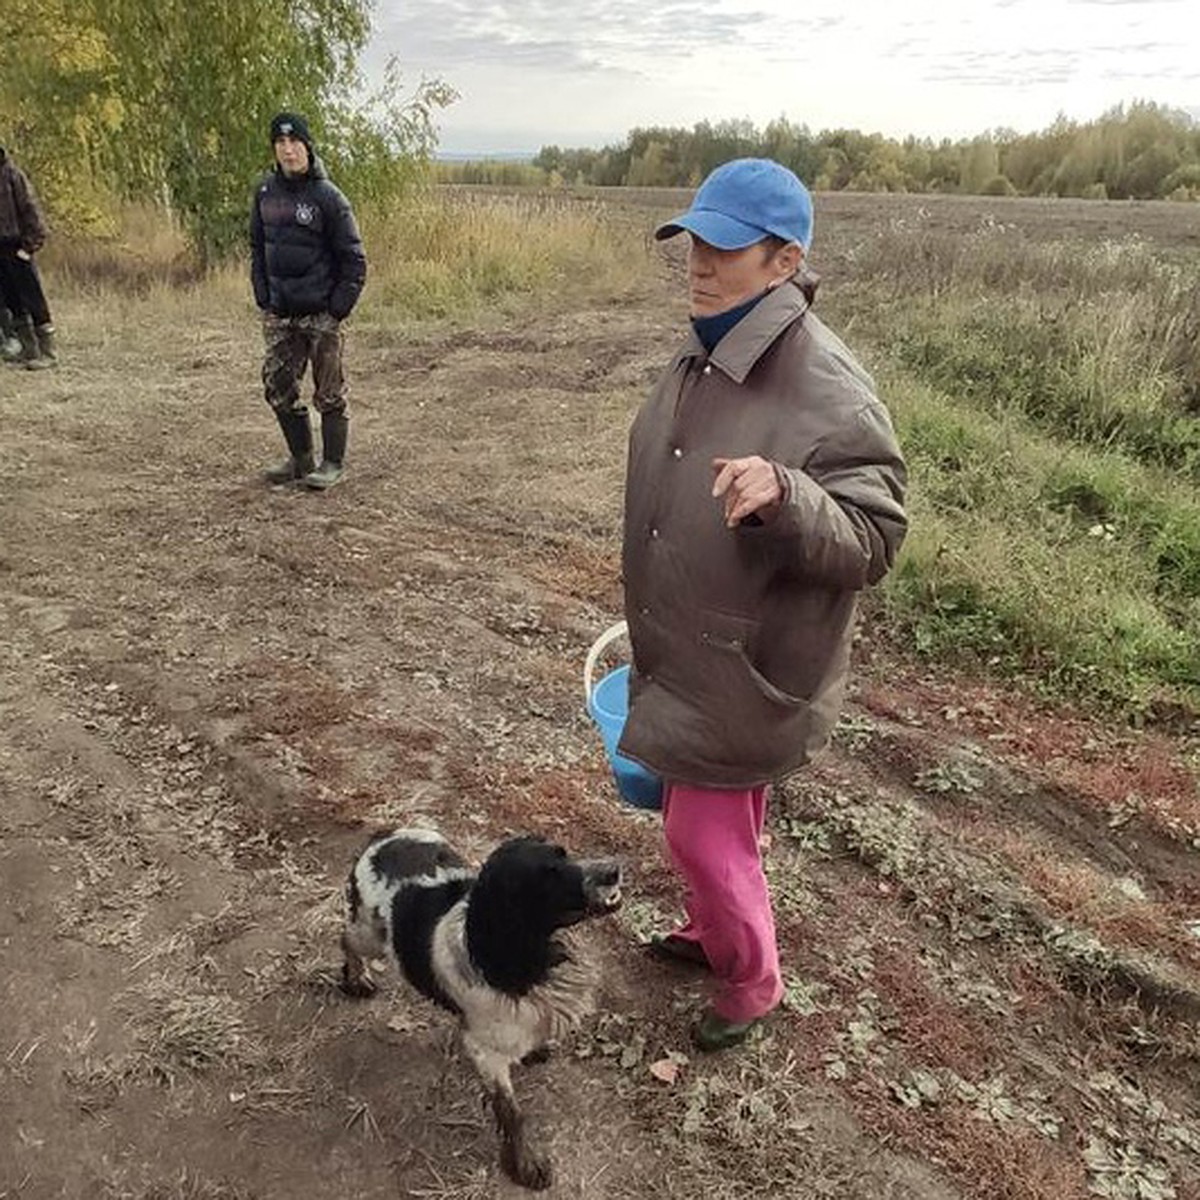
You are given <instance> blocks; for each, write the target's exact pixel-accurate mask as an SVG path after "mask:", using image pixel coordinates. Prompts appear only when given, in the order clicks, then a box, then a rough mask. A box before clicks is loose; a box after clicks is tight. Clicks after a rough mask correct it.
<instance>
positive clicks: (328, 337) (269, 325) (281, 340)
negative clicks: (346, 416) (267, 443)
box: [262, 313, 346, 413]
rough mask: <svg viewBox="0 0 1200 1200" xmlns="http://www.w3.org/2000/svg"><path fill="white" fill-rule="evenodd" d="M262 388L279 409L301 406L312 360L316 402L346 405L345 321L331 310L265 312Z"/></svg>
mask: <svg viewBox="0 0 1200 1200" xmlns="http://www.w3.org/2000/svg"><path fill="white" fill-rule="evenodd" d="M263 341H264V343H265V354H264V356H263V371H262V375H263V390H264V392H265V394H266V398H267V403H268V404H269V405H270V406H271V407H272V408H273V409H275V411H276V412H289V411H291V412H295V411H301V410H303V408H304V405H303V404H302V403H301V400H300V381H301V380H302V379H303V378H304V372H305V369H306V368H307V367H308V364H309V363H310V362H311V363H312V373H313V407H314V408H315V409H316V410H317V412H319V413H327V412H340V413H344V412H345V411H346V380H345V376H344V375H343V373H342V330H341V325H340V324H339V322H338V321H336V320H335V319H334V318H333V317H331V316H330V315H329V314H328V313H314V314H313V315H312V316H305V317H280V316H276V315H275V314H274V313H264V314H263Z"/></svg>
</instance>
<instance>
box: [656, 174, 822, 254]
mask: <svg viewBox="0 0 1200 1200" xmlns="http://www.w3.org/2000/svg"><path fill="white" fill-rule="evenodd" d="M812 227H813V208H812V197H811V196H810V195H809V194H808V188H806V187H805V186H804V184H802V183H801V182H800V180H799V179H798V178H797V177H796V175H795V174H794V173H793V172H792V171H789V170H788V169H787V167H785V166H782V165H781V164H779V163H777V162H773V161H772V160H771V159H769V158H735V159H734V160H733V161H732V162H727V163H724V164H723V165H722V166H719V167H717V169H716V170H715V171H713V172H712V173H711V174H710V175H709V177H708V178H707V179H706V180H705V181H704V182H703V183H702V184H701V185H700V187H699V189H698V190H697V192H696V195H695V196H694V197H693V199H692V206H691V208H689V209H688V210H687V212H685V213H683V214H682V215H681V216H678V217H676V218H675V219H674V220H673V221H668V222H667V223H666V224H665V225H660V226H659V227H658V228H657V229H656V230H655V231H654V236H655V237H656V238H657V239H658V240H659V241H662V240H663V239H664V238H670V237H674V236H675V235H676V234H677V233H683V232H684V230H686V231H687V232H688V233H693V234H695V235H696V237H698V238H699V239H700V240H701V241H703V242H707V243H708V244H709V245H710V246H716V248H717V249H718V250H744V249H745V248H746V247H747V246H753V245H754V243H755V242H761V241H762V240H763V238H765V237H771V236H774V237H779V238H783V240H784V241H785V242H799V243H800V245H801V246H803V247H804V248H805V250H807V249H808V246H809V243H810V242H811V241H812Z"/></svg>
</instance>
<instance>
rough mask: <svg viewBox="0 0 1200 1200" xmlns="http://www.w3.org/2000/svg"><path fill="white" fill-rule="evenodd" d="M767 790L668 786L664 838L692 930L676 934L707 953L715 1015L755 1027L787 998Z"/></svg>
mask: <svg viewBox="0 0 1200 1200" xmlns="http://www.w3.org/2000/svg"><path fill="white" fill-rule="evenodd" d="M766 813H767V788H766V786H765V785H764V786H762V787H756V788H745V789H742V790H719V789H716V788H701V787H691V786H689V785H688V784H685V783H668V784H667V785H666V787H665V788H664V794H663V831H664V833H665V835H666V839H667V848H668V850H669V851H670V855H671V862H672V864H673V865H674V867H675V870H676V871H677V872H678V873H679V874H680V875H681V876H682V877H683V882H684V886H685V888H686V895H685V898H684V908H685V910H686V912H687V922H686V924H684V925H683V926H682V927H681V928H680V929H677V930H675V931H674V932H675V933H676V934H677V935H678V936H680V937H685V938H692V939H694V940H696V941H698V942H699V943H700V945H701V946H702V947H703V948H704V953H705V954H706V955H707V957H708V961H709V963H710V964H711V965H712V969H713V975H714V976H715V977H716V981H717V991H716V994H715V996H714V997H713V1009H714V1011H715V1012H716V1013H717V1015H718V1016H721V1017H724V1018H725V1019H726V1020H728V1021H750V1020H753V1019H754V1018H755V1017H761V1016H763V1015H764V1014H765V1013H768V1012H770V1011H771V1010H772V1009H773V1008H774V1007H775V1006H776V1005H777V1004H778V1003H779V1001H780V1000H781V999H782V998H783V980H782V978H781V977H780V973H779V949H778V947H777V946H776V944H775V917H774V914H773V913H772V912H771V897H770V894H769V892H768V890H767V878H766V876H765V875H764V874H763V867H762V857H761V852H760V850H759V839H760V837H761V836H762V831H763V821H764V820H765V818H766Z"/></svg>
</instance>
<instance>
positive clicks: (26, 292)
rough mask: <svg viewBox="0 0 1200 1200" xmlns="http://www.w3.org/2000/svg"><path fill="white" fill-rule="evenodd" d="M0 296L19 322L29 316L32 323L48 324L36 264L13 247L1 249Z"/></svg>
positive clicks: (43, 294)
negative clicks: (20, 255) (18, 253)
mask: <svg viewBox="0 0 1200 1200" xmlns="http://www.w3.org/2000/svg"><path fill="white" fill-rule="evenodd" d="M0 296H2V297H3V299H4V306H5V307H6V308H8V309H9V310H10V311H11V312H12V315H13V316H14V317H16V319H17V320H18V321H21V320H22V319H23V318H25V317H29V318H31V319H32V321H33V323H34V325H49V324H50V323H51V321H50V308H49V306H48V305H47V304H46V293H45V292H44V291H42V278H41V276H40V275H39V274H38V269H37V266H36V264H35V263H34V261H33V259H32V258H28V259H25V258H20V257H19V256H18V255H17V252H16V250H0Z"/></svg>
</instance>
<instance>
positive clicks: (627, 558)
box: [620, 281, 906, 787]
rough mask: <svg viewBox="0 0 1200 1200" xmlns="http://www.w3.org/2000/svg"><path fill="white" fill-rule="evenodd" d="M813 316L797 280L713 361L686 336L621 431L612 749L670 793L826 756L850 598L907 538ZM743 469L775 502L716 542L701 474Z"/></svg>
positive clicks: (843, 362)
mask: <svg viewBox="0 0 1200 1200" xmlns="http://www.w3.org/2000/svg"><path fill="white" fill-rule="evenodd" d="M809 294H811V293H809ZM808 308H809V300H808V299H807V297H806V293H805V291H804V290H803V285H802V282H799V281H793V282H790V283H787V284H784V285H783V286H782V287H779V288H777V289H776V290H775V291H773V292H771V293H769V294H768V295H767V296H766V297H764V298H763V300H761V301H760V302H759V304H758V305H757V306H756V307H755V308H754V309H752V310H751V311H750V313H748V314H747V315H746V316H745V317H744V318H743V319H742V320H741V321H740V322H739V323H738V324H737V325H735V326H734V328H733V329H732V330H730V332H729V333H728V334H726V336H725V337H724V338H723V339H722V340H721V342H720V343H719V344H718V345H717V346H716V348H715V349H714V351H713V353H712V355H711V356H708V355H707V354H706V353H705V351H704V348H703V346H702V345H701V343H700V341H699V340H698V339H697V338H696V336H695V334H694V333H693V334H692V336H691V338H690V340H689V342H688V344H687V345H686V346H685V347H684V348H683V350H682V351H681V352H680V353H679V354H678V355H677V356H676V358H675V359H674V361H673V362H672V363H671V365H670V367H669V368H668V369H667V371H666V373H665V374H664V376H663V377H662V379H661V380H660V382H659V384H658V386H657V388H656V389H655V391H654V393H653V394H652V395H651V397H650V398H649V400H647V401H646V403H645V404H644V405H643V406H642V409H641V410H640V412H639V413H638V415H637V418H636V419H635V421H634V424H633V428H632V430H631V432H630V439H629V461H628V469H627V475H626V490H625V535H624V547H623V554H622V567H623V573H624V583H625V615H626V618H627V620H628V622H629V631H630V638H631V641H632V644H633V653H634V662H633V671H632V672H631V676H632V678H631V684H630V713H629V718H628V720H627V722H626V725H625V731H624V734H623V737H622V740H621V744H620V750H621V753H623V754H627V755H628V756H630V757H632V758H635V759H637V760H639V761H640V762H642V763H644V764H645V765H646V766H648V767H650V768H651V769H653V770H655V771H657V772H658V773H659V774H661V775H663V776H664V777H665V778H667V779H674V780H679V781H682V782H687V783H692V784H696V785H708V786H714V787H747V786H751V785H755V784H758V783H762V782H765V781H768V780H771V779H774V778H777V777H778V776H780V775H782V774H784V773H786V772H787V771H789V770H792V769H793V768H795V767H798V766H801V765H802V764H803V763H804V762H806V761H807V760H808V758H809V757H810V756H811V755H812V754H813V753H815V752H816V751H817V750H818V749H820V747H821V746H823V745H824V744H825V742H826V741H827V740H828V737H829V734H830V731H831V730H832V728H833V725H834V723H835V722H836V720H837V716H838V711H839V709H840V707H841V702H842V697H843V693H844V690H845V683H846V675H847V668H848V662H849V653H850V639H851V633H852V625H853V620H854V611H855V604H856V599H857V595H858V593H859V591H860V590H861V589H863V588H864V587H866V586H868V585H869V584H873V583H876V582H878V580H880V579H881V578H882V577H883V576H884V575H885V574H886V572H887V571H888V569H889V568H890V567H891V565H892V563H893V561H894V559H895V556H896V552H897V551H898V550H899V548H900V543H901V542H902V541H903V539H904V533H905V528H906V521H905V515H904V508H903V494H904V484H905V468H904V463H903V460H902V459H901V456H900V450H899V447H898V446H897V444H896V439H895V435H894V433H893V432H892V426H891V421H890V420H889V418H888V414H887V412H886V410H885V409H884V407H883V405H882V404H881V403H880V401H879V400H878V399H877V398H876V396H875V391H874V385H873V383H872V381H871V378H870V376H868V375H867V373H866V372H865V371H864V370H863V369H862V368H861V367H860V366H859V365H858V363H857V362H855V360H854V358H853V356H852V355H851V354H850V352H849V350H847V349H846V347H845V346H844V345H843V344H842V342H841V341H840V340H839V339H838V338H837V337H836V336H835V335H834V334H833V333H832V332H831V331H830V330H829V329H827V328H826V327H825V325H823V324H822V323H821V321H820V320H819V319H818V318H817V317H816V316H815V315H814V314H812V313H811V312H809V311H808ZM751 454H758V455H761V456H762V457H763V458H766V459H768V460H769V461H770V462H772V463H773V464H774V465H775V469H776V473H777V475H778V476H779V478H780V481H781V483H782V485H783V489H784V501H783V504H782V507H781V509H780V510H779V512H778V513H777V515H776V516H775V517H774V519H773V520H770V521H768V522H766V523H763V524H758V525H755V524H750V525H747V524H745V523H743V524H742V525H740V526H739V527H738V528H737V529H732V530H731V529H727V528H726V527H725V524H724V518H723V502H722V501H721V500H719V499H714V498H713V497H712V483H713V479H714V471H713V467H712V460H713V458H714V457H718V456H720V457H730V458H733V457H742V456H746V455H751Z"/></svg>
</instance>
